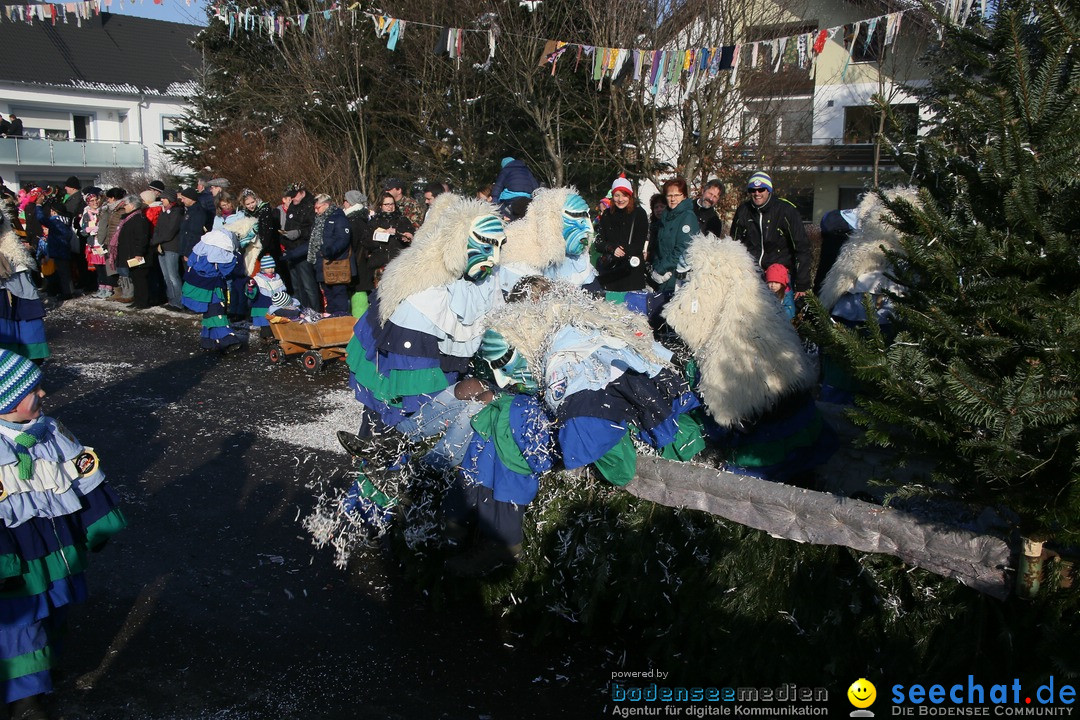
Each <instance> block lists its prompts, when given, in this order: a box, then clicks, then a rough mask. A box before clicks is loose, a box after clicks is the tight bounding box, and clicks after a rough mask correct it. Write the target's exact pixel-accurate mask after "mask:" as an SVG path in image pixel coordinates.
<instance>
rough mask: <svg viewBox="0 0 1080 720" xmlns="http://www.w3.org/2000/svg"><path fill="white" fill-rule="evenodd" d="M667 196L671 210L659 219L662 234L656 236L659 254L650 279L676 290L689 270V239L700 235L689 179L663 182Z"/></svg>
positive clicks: (668, 289)
mask: <svg viewBox="0 0 1080 720" xmlns="http://www.w3.org/2000/svg"><path fill="white" fill-rule="evenodd" d="M663 192H664V197H665V198H667V205H668V210H667V212H665V213H664V215H663V217H661V218H660V231H659V232H658V233H657V235H656V255H655V256H654V257H653V259H652V273H651V275H650V277H651V278H652V281H653V282H654V283H655V284H656V286H657V289H658V290H661V291H666V292H673V291H674V290H675V282H676V280H678V278H679V277H680V276H681V275H685V274H686V272H687V270H689V269H690V268H689V267H687V265H686V250H687V248H689V247H690V239H691V238H693V237H694V236H695V235H697V234H698V233H699V232H701V230H700V228H699V226H698V220H697V216H696V215H695V214H694V202H693V201H692V200H691V199H690V197H689V188H687V186H686V180H685V179H683V178H681V177H675V178H672V179H671V180H668V181H667V182H666V183H664V188H663Z"/></svg>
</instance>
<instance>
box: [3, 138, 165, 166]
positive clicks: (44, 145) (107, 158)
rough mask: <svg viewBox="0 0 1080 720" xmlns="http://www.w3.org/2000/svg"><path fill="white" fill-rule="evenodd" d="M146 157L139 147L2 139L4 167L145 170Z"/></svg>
mask: <svg viewBox="0 0 1080 720" xmlns="http://www.w3.org/2000/svg"><path fill="white" fill-rule="evenodd" d="M143 157H144V149H143V146H142V145H141V144H139V143H125V142H110V141H99V140H76V141H62V140H38V139H34V138H19V139H16V138H0V165H22V166H50V165H57V166H63V167H121V168H142V167H145V162H144V159H143Z"/></svg>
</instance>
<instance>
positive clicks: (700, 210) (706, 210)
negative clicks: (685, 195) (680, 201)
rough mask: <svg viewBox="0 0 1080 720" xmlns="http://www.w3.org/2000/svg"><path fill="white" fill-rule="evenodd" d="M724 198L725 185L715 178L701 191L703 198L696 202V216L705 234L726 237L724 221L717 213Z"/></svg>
mask: <svg viewBox="0 0 1080 720" xmlns="http://www.w3.org/2000/svg"><path fill="white" fill-rule="evenodd" d="M723 196H724V183H722V182H720V181H719V180H717V179H715V178H713V179H712V180H710V181H709V182H707V183H705V187H703V188H702V189H701V197H699V198H698V199H697V200H695V201H694V215H696V216H697V221H698V226H699V227H700V228H701V232H703V233H711V234H713V235H715V236H716V237H724V221H723V220H722V219H721V218H720V213H718V212H717V211H716V204H717V203H719V202H720V198H722V197H723Z"/></svg>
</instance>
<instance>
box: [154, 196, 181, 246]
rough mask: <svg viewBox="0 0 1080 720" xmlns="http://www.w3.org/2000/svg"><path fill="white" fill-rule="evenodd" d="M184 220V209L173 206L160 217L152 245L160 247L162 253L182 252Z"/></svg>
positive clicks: (155, 227)
mask: <svg viewBox="0 0 1080 720" xmlns="http://www.w3.org/2000/svg"><path fill="white" fill-rule="evenodd" d="M183 220H184V208H183V207H181V206H178V205H173V206H172V207H171V208H169V211H168V212H165V211H164V210H162V211H161V214H160V215H158V219H157V225H155V226H154V235H153V238H152V239H151V241H150V244H151V245H160V246H161V251H162V252H180V223H181V222H183Z"/></svg>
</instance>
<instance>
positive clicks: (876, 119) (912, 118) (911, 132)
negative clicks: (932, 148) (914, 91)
mask: <svg viewBox="0 0 1080 720" xmlns="http://www.w3.org/2000/svg"><path fill="white" fill-rule="evenodd" d="M880 123H881V109H880V108H878V107H875V106H873V105H853V106H849V107H846V108H844V142H845V143H872V142H874V136H876V135H877V131H878V126H879V125H880ZM884 129H885V134H886V135H888V136H890V137H894V138H898V139H908V138H912V137H914V136H915V135H916V134H917V133H918V130H919V106H918V105H917V104H916V103H901V104H899V105H892V106H890V108H889V115H888V117H886V119H885V128H884Z"/></svg>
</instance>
